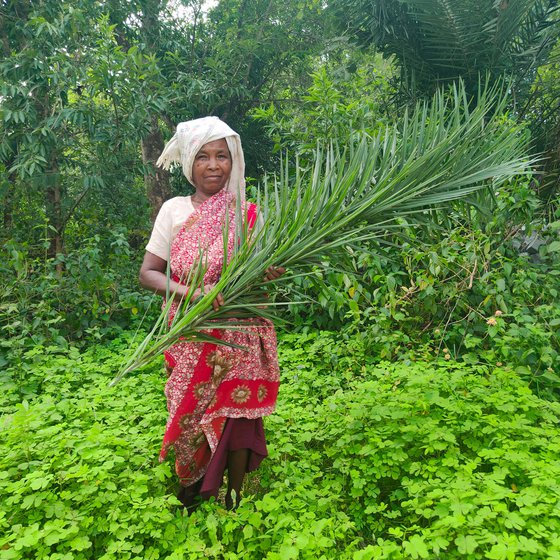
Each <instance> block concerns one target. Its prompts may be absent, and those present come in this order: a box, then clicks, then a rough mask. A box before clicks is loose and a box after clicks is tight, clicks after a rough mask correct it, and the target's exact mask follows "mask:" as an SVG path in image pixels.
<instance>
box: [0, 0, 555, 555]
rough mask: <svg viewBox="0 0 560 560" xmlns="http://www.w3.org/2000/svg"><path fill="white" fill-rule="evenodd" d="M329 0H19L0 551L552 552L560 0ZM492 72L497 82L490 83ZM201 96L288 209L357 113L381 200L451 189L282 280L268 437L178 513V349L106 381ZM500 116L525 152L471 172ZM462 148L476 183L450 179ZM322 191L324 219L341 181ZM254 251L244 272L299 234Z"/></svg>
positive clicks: (11, 102)
mask: <svg viewBox="0 0 560 560" xmlns="http://www.w3.org/2000/svg"><path fill="white" fill-rule="evenodd" d="M327 4H328V6H327V7H325V2H320V1H319V0H289V1H286V0H252V1H250V2H248V1H247V0H219V1H217V2H214V3H212V7H210V8H209V7H208V6H207V5H208V3H207V2H204V1H203V0H194V1H190V0H189V1H187V0H179V1H178V2H173V3H171V2H165V1H163V0H131V1H129V2H115V1H111V2H91V1H88V0H56V1H55V0H42V1H41V2H21V1H19V0H6V1H5V2H3V4H2V8H1V13H0V20H1V21H0V39H1V41H0V49H1V50H2V54H3V57H2V60H1V61H0V204H1V212H0V284H1V288H0V329H1V330H2V334H3V336H2V337H1V339H0V387H1V394H0V406H1V408H0V410H1V411H2V416H1V418H0V422H1V429H0V558H1V559H2V560H3V559H4V558H5V559H6V560H9V559H16V560H17V559H36V558H37V559H38V558H44V559H47V558H49V559H52V560H74V559H76V560H80V559H82V560H85V559H92V560H94V559H95V560H100V559H101V560H110V559H115V560H117V559H119V560H120V559H127V558H129V559H138V560H140V559H142V560H144V559H159V558H162V559H163V558H165V559H169V560H180V559H193V560H198V559H199V558H204V557H208V558H218V559H223V560H233V559H237V558H243V559H246V560H252V559H254V560H261V559H263V558H266V559H268V560H286V559H297V558H301V559H318V560H323V559H325V560H327V559H331V558H336V559H338V558H340V559H357V560H366V559H377V558H391V559H393V558H394V559H398V558H412V559H415V560H416V559H418V558H446V559H447V558H461V559H462V558H472V559H478V558H488V559H491V560H501V559H504V560H509V559H513V558H516V559H517V558H520V559H531V560H532V559H534V558H560V514H559V511H560V510H559V501H558V499H559V495H560V462H559V459H558V457H560V453H559V452H560V438H559V436H558V422H559V418H560V409H559V404H558V401H559V398H560V331H559V329H560V306H559V305H558V295H559V294H560V210H559V207H560V199H559V192H560V191H559V181H558V177H559V176H560V173H559V169H560V164H559V161H560V157H559V154H560V150H559V146H560V141H559V139H560V125H559V122H560V117H559V115H560V111H559V110H558V109H559V105H558V103H559V101H558V100H559V99H560V95H559V93H558V92H559V84H560V79H559V72H560V64H559V59H560V58H559V55H560V40H559V24H558V13H559V12H558V9H557V6H556V3H555V2H544V1H541V0H519V1H518V2H513V1H509V2H508V1H504V2H495V1H493V0H484V1H482V2H478V1H477V2H473V1H472V0H469V1H467V2H460V1H458V0H450V1H446V2H440V1H439V0H422V1H420V2H418V1H414V2H413V1H411V0H399V1H398V2H397V1H395V0H383V2H381V1H380V0H371V1H370V0H368V1H367V2H366V1H364V0H332V1H329V2H328V3H327ZM480 77H483V78H484V79H485V80H486V82H485V83H490V84H491V85H492V84H502V85H503V84H505V88H504V90H503V91H504V93H505V97H504V98H503V100H502V103H495V104H489V105H491V107H490V108H487V109H488V110H485V109H484V107H483V101H484V92H485V91H487V90H485V89H484V88H483V87H481V85H480ZM459 80H462V82H463V83H465V84H466V88H465V90H466V95H457V94H456V93H454V92H456V91H457V88H458V87H459V86H458V85H457V84H458V81H459ZM434 93H435V97H434V99H435V101H432V100H431V97H432V95H433V94H434ZM418 99H422V100H425V105H421V106H420V109H419V112H417V113H414V111H415V109H414V108H415V106H416V104H417V102H418ZM423 102H424V101H422V103H423ZM446 105H447V107H455V109H456V110H455V112H451V113H449V112H447V113H446V111H445V110H444V106H446ZM207 114H215V115H218V116H220V117H222V118H223V119H224V120H225V121H227V122H228V123H229V124H231V125H232V126H233V128H234V129H235V130H237V131H238V132H239V133H240V135H241V138H242V140H243V145H244V150H245V156H246V161H247V174H248V176H249V177H248V179H249V181H248V184H249V185H250V187H249V189H248V194H249V196H250V197H252V199H253V200H260V201H263V200H264V199H267V197H268V199H267V200H268V202H270V205H271V206H270V208H269V209H268V210H269V211H274V201H273V200H272V199H275V198H276V194H278V196H279V199H282V200H284V201H288V200H291V201H292V202H293V203H294V204H295V206H294V207H293V208H292V211H293V212H295V210H294V208H295V209H297V208H298V204H296V202H297V201H296V200H295V199H296V198H297V197H296V196H295V195H293V193H296V194H297V192H299V191H298V189H299V187H302V189H301V192H303V191H304V190H305V189H304V188H303V186H304V185H303V183H302V182H303V181H304V180H306V178H309V177H310V173H311V172H312V170H313V168H315V169H317V170H324V169H325V162H326V159H327V156H326V155H325V154H330V155H329V157H331V156H332V154H333V152H332V151H329V147H330V146H331V145H338V146H340V147H350V146H356V145H359V143H360V142H364V143H365V145H368V146H369V147H370V148H371V147H372V146H373V149H372V151H371V152H369V153H370V155H371V154H373V156H372V157H371V158H369V159H368V158H367V157H364V158H363V160H362V161H361V162H357V161H354V164H353V166H354V167H353V168H352V169H353V173H354V172H355V173H354V176H353V177H351V176H348V177H347V179H348V181H349V182H350V183H351V184H352V186H353V187H354V188H358V182H355V181H353V179H355V178H356V177H357V176H359V175H360V173H358V171H360V172H362V171H364V169H367V167H368V165H369V167H370V168H371V167H374V168H375V179H376V182H377V183H376V185H377V189H378V195H379V196H378V197H377V204H375V205H372V206H370V207H368V208H366V210H367V211H368V212H369V214H370V215H369V217H368V216H366V215H365V214H364V217H368V219H370V218H372V216H373V218H376V217H379V219H380V220H381V217H380V216H381V214H379V215H377V214H375V213H376V212H381V210H383V209H385V210H387V209H390V207H389V206H388V205H386V203H387V202H388V199H389V198H390V196H391V195H392V194H394V193H395V191H399V188H400V189H401V190H403V189H404V190H408V189H418V190H419V191H422V189H423V188H424V186H425V185H427V184H429V185H431V186H432V187H435V188H436V190H437V189H439V191H438V193H439V194H438V195H439V202H441V201H443V200H444V199H445V200H447V202H446V204H445V206H443V205H441V204H438V205H437V206H436V207H433V206H432V207H430V209H428V207H427V206H423V207H422V208H421V211H420V212H417V213H415V215H411V214H410V213H408V212H405V211H406V210H407V208H404V207H401V206H402V205H396V207H393V210H395V212H393V211H391V212H387V213H386V214H384V215H383V219H386V218H387V219H390V221H391V225H392V227H391V228H386V227H380V228H379V229H378V231H377V232H376V238H375V239H373V238H371V237H370V238H367V239H366V237H368V236H367V235H364V236H363V238H360V239H356V236H352V238H351V239H350V238H349V239H337V238H336V235H335V236H333V235H332V231H330V232H327V233H329V235H326V236H325V239H327V241H329V240H333V239H334V241H333V245H332V246H331V249H333V247H334V246H335V245H338V250H337V251H334V250H329V251H326V252H325V251H323V252H321V251H318V252H317V253H316V254H315V255H314V256H315V257H316V259H315V260H314V261H313V262H311V259H309V261H310V262H308V263H307V264H308V267H307V268H306V269H305V274H303V275H295V276H291V277H290V276H288V275H286V276H285V277H284V279H283V281H282V282H279V283H278V284H277V287H276V288H275V290H276V291H274V290H272V289H270V290H269V291H270V296H271V300H270V301H283V302H286V301H287V302H291V303H289V305H288V307H287V308H286V310H285V312H284V313H283V319H285V320H286V323H284V324H285V325H287V328H286V330H287V329H289V334H288V333H287V332H285V331H284V332H283V333H280V341H281V345H280V359H281V367H282V375H283V384H282V387H281V392H280V400H279V403H278V410H277V413H276V414H274V415H273V416H271V417H269V418H268V419H267V420H266V426H267V437H268V440H269V448H270V458H269V459H268V460H267V461H265V462H264V463H263V465H262V467H261V468H260V469H259V470H258V471H257V472H256V473H254V474H253V475H252V476H251V477H250V479H249V481H248V484H247V491H246V494H245V497H244V500H243V501H242V503H241V506H240V508H239V509H238V510H237V511H236V512H235V513H232V512H227V511H226V510H225V509H224V508H223V507H222V505H221V501H220V502H219V503H208V504H204V505H203V506H202V507H201V508H200V510H199V511H197V512H196V513H195V514H194V515H193V516H191V517H185V516H184V515H183V513H182V510H181V509H180V505H179V502H178V501H177V500H176V499H175V497H174V496H175V493H176V491H177V481H176V478H175V475H174V474H173V466H172V463H171V462H166V463H162V464H159V463H158V462H157V455H158V451H159V447H160V445H161V439H162V435H163V430H164V423H165V420H166V410H165V399H164V396H163V386H164V382H165V376H164V373H163V372H162V371H161V366H160V365H158V363H157V361H156V364H155V365H154V364H152V365H150V366H147V367H145V368H144V369H143V370H141V371H140V372H137V373H136V374H135V375H131V376H129V377H127V378H126V379H124V380H123V381H122V383H121V384H119V385H118V386H117V387H114V388H109V386H108V384H109V382H110V380H111V379H113V378H114V377H115V375H116V374H117V372H118V371H119V370H120V369H121V368H122V366H123V364H124V362H125V361H126V357H127V356H128V352H129V350H130V349H131V348H133V347H135V345H136V344H137V342H138V340H139V339H141V338H142V337H143V336H144V335H145V334H146V333H145V332H143V331H142V332H140V333H139V334H138V336H137V337H136V339H135V341H134V342H133V335H132V332H133V331H135V330H136V329H137V328H138V327H139V326H140V328H141V329H147V328H149V327H150V326H151V325H153V324H154V323H155V321H156V318H157V316H158V315H159V311H160V300H159V298H153V297H152V296H151V295H150V294H147V293H145V292H141V291H140V290H139V287H138V283H137V273H138V268H139V264H140V261H141V259H142V256H143V252H144V247H145V243H146V241H147V236H148V235H149V232H150V229H151V222H150V216H151V217H153V216H154V215H155V213H156V212H157V210H158V208H159V207H160V205H161V203H162V202H163V200H165V199H167V198H169V197H171V196H174V195H180V194H181V195H182V194H187V193H188V189H189V187H188V185H186V183H185V181H184V177H182V175H180V173H176V172H172V173H170V174H169V173H167V172H163V171H161V170H160V171H158V172H156V170H155V168H154V161H155V160H156V159H157V157H158V156H159V155H160V153H161V150H162V148H163V145H164V142H165V139H166V138H168V137H169V136H170V135H171V131H172V130H173V128H174V125H175V124H176V123H177V122H179V121H183V120H187V119H189V118H194V117H198V116H202V115H207ZM413 114H415V117H414V119H416V120H414V119H411V117H410V115H413ZM444 114H447V119H446V117H445V115H444ZM449 114H452V115H454V117H453V118H451V119H449V118H448V117H449ZM405 115H409V117H408V118H405ZM489 115H491V118H489ZM468 122H470V123H471V124H472V125H473V126H470V127H468V126H463V125H464V124H465V123H468ZM477 122H478V125H479V126H478V128H477V124H476V123H477ZM415 123H416V124H415ZM461 123H463V124H461ZM460 131H463V133H464V134H463V136H462V137H461V138H459V137H458V136H460V135H458V132H460ZM426 132H428V134H426ZM423 133H424V134H423ZM430 139H431V140H433V142H431V143H429V142H428V140H430ZM461 141H463V143H462V144H461ZM461 146H462V147H463V148H465V147H467V148H469V149H464V150H463V149H462V148H461ZM500 146H501V147H502V148H503V147H504V146H505V147H506V148H507V147H508V146H509V147H510V148H512V147H515V146H517V147H519V148H520V150H519V151H517V150H516V149H515V150H513V152H515V154H513V155H515V157H519V158H520V159H523V160H524V161H530V162H532V163H531V169H530V171H529V172H528V173H526V174H524V175H521V176H519V175H517V176H515V177H510V178H509V179H508V180H507V181H504V180H503V179H505V176H504V174H503V173H500V168H499V167H495V168H494V172H491V173H486V174H483V175H480V176H478V177H474V176H473V175H472V173H474V172H476V171H477V170H480V169H489V168H490V167H491V165H490V164H492V165H494V164H497V165H498V166H500V165H502V164H504V163H506V160H507V161H510V159H511V158H509V157H506V156H507V154H508V153H510V155H512V153H513V152H512V150H509V152H508V150H507V149H506V150H505V151H504V152H501V153H500V149H501V148H500ZM318 147H319V149H320V150H323V151H322V152H320V153H321V154H322V156H321V157H319V160H318V161H315V160H314V158H315V154H316V153H317V149H318ZM521 148H522V149H521ZM512 149H513V148H512ZM342 151H343V150H341V152H342ZM351 151H352V150H350V149H348V152H347V154H346V155H344V156H343V155H342V154H337V155H336V157H339V158H340V161H339V163H340V164H341V166H340V169H345V167H344V165H345V164H346V163H348V161H349V160H350V159H351V157H350V156H351V153H350V152H351ZM353 153H355V152H353ZM323 156H324V157H323ZM346 156H348V158H347V160H344V158H345V157H346ZM280 160H281V162H282V163H281V164H280ZM331 163H332V160H331ZM475 164H476V165H475ZM314 166H315V167H314ZM475 167H476V169H475ZM403 170H404V172H403ZM411 170H412V172H411ZM325 177H326V181H327V182H328V180H329V178H330V176H329V174H328V173H327V174H322V173H318V175H317V177H316V179H317V180H324V179H325ZM458 177H459V178H460V177H463V178H464V179H465V183H464V185H463V186H465V185H466V186H468V185H473V186H476V187H482V188H479V189H477V190H476V192H473V193H471V194H470V195H469V196H468V197H467V198H466V199H462V200H460V201H459V200H452V201H450V200H448V199H449V198H451V197H452V193H451V192H450V190H449V188H448V187H450V184H453V183H452V179H453V178H455V179H456V178H458ZM334 182H335V181H334V180H333V184H334ZM275 184H276V185H279V190H278V191H277V193H276V192H274V189H273V188H271V186H272V185H275ZM498 184H499V188H497V187H498ZM266 185H268V187H267V186H266ZM294 186H295V187H296V188H294ZM362 186H363V185H362ZM374 186H375V185H373V186H371V188H370V187H367V188H365V190H364V191H363V193H362V194H364V196H365V195H371V194H372V192H374V188H373V187H374ZM383 189H384V190H383ZM391 189H393V190H391ZM313 194H314V193H313V192H312V191H309V192H308V195H309V198H308V199H305V207H304V210H306V211H308V214H307V216H308V217H309V219H310V221H309V224H307V226H308V227H309V228H310V230H311V232H312V233H316V232H315V231H314V229H313V228H316V229H317V230H318V229H319V225H320V224H323V225H326V226H328V225H329V224H331V225H332V223H333V221H336V220H337V219H340V218H341V217H344V212H345V211H348V200H347V199H346V198H344V197H339V198H338V201H337V204H338V206H336V205H334V206H330V209H329V208H326V209H325V207H324V205H323V206H321V200H319V198H318V197H313V196H312V195H313ZM292 195H293V196H292ZM290 197H291V198H290ZM432 202H437V201H436V200H433V201H432ZM300 206H301V205H300ZM416 209H418V208H416ZM314 217H317V218H318V220H316V221H313V220H314V219H315V218H314ZM321 219H323V220H324V221H322V222H321ZM292 222H297V220H296V219H292V218H291V217H290V219H289V220H287V222H286V223H284V224H280V226H281V227H280V226H279V227H278V229H277V230H275V231H274V232H273V233H274V235H272V236H271V239H272V240H273V241H272V242H271V244H269V245H267V247H266V249H267V251H268V254H267V255H265V257H270V258H272V257H273V256H274V254H275V253H274V251H275V250H276V245H274V243H276V242H278V243H282V242H284V241H285V240H286V239H289V234H290V232H293V231H294V230H293V228H292V229H290V227H291V226H292V225H294V224H292ZM370 222H371V220H370ZM284 226H285V227H284ZM327 229H328V228H327ZM325 231H326V229H325V230H324V231H323V230H322V232H323V233H325ZM329 236H330V237H329ZM274 237H277V238H278V239H277V240H274ZM310 239H311V245H306V247H305V250H304V253H306V255H305V256H307V257H309V256H311V251H310V247H311V246H312V245H313V239H312V238H310ZM300 248H301V247H300ZM291 249H293V247H291ZM285 254H286V253H284V255H285ZM294 254H295V253H294V252H293V251H292V254H291V255H292V257H294ZM292 257H291V258H292ZM253 264H254V266H253V267H252V268H250V267H247V268H243V267H242V268H240V269H238V270H237V271H236V274H239V275H241V276H242V275H243V274H245V273H247V274H249V273H250V275H252V277H254V278H257V277H258V278H259V279H260V278H262V276H261V275H262V270H261V268H262V267H263V266H264V265H265V264H275V265H283V264H286V263H284V262H272V261H271V262H270V263H264V262H263V261H261V262H258V261H254V263H253ZM288 264H289V263H288ZM254 278H253V279H254ZM224 281H226V280H224ZM234 287H235V286H234ZM237 287H239V286H237ZM235 289H237V288H235ZM230 293H233V292H230ZM246 295H247V294H246ZM249 296H250V297H249ZM253 296H254V293H253V294H252V295H251V294H249V295H247V298H246V299H247V300H248V301H249V303H250V304H252V305H253V306H254V305H255V303H256V302H255V299H254V298H253ZM274 298H277V299H276V300H275V299H274ZM298 301H304V302H305V303H304V304H302V303H297V302H298ZM249 307H250V306H248V307H247V308H249ZM142 319H144V322H142Z"/></svg>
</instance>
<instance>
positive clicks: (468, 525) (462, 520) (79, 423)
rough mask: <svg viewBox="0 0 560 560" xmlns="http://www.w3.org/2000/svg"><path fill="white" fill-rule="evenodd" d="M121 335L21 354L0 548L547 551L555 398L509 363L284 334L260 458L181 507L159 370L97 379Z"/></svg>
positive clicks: (164, 553)
mask: <svg viewBox="0 0 560 560" xmlns="http://www.w3.org/2000/svg"><path fill="white" fill-rule="evenodd" d="M129 344H130V339H129V337H121V338H120V339H118V340H116V341H114V342H113V343H111V344H109V343H107V344H106V345H105V346H97V347H91V348H90V349H88V350H87V351H86V352H84V353H80V352H78V351H77V350H75V349H69V350H66V351H61V350H60V349H59V350H56V351H55V350H54V349H53V348H48V347H47V348H44V349H42V351H38V352H36V353H34V354H32V355H29V354H28V355H27V356H25V361H28V362H29V364H30V366H31V365H32V367H33V368H34V370H35V376H36V378H37V379H42V381H41V383H39V382H37V385H36V387H35V393H31V392H30V395H29V399H28V400H27V401H25V402H22V403H17V402H15V401H16V397H17V395H18V394H19V393H18V392H17V390H16V388H15V387H12V389H11V390H6V391H4V392H3V394H2V408H3V410H5V411H6V414H5V415H4V418H3V430H2V435H1V440H0V466H1V473H2V474H0V495H1V496H2V498H1V500H2V507H1V508H0V511H1V513H0V534H3V535H4V536H2V537H0V558H2V559H4V558H5V559H24V558H50V559H66V558H67V559H69V560H70V559H96V560H100V559H102V560H109V559H117V558H118V559H127V558H130V559H132V558H135V559H145V558H148V559H150V558H153V559H155V558H168V559H177V560H178V559H181V558H185V559H186V558H188V559H198V558H204V557H210V558H218V559H219V558H222V559H224V560H226V559H236V558H243V559H244V560H245V559H247V560H251V559H254V560H257V559H258V560H261V559H263V558H266V559H270V560H282V559H289V558H294V559H296V558H302V559H315V558H316V559H320V558H323V559H330V558H342V559H344V558H347V559H350V558H356V559H362V560H364V559H373V558H438V557H439V558H489V559H509V558H527V559H529V558H531V559H532V558H544V557H548V558H560V510H559V509H558V504H559V502H558V496H559V494H560V460H559V459H558V457H559V456H560V436H559V435H558V421H559V418H560V405H558V404H557V403H550V402H547V401H543V400H541V399H539V398H538V397H536V396H535V395H534V394H532V392H531V390H530V389H529V388H528V387H527V385H526V383H525V382H523V381H522V380H520V378H519V376H518V375H516V374H515V373H513V372H512V371H508V370H505V369H502V368H489V367H482V366H476V367H475V366H468V365H464V364H463V365H460V364H457V363H453V364H450V363H449V362H444V361H441V362H436V363H433V364H426V363H415V364H412V365H405V364H402V363H400V364H389V363H382V364H379V365H375V364H374V361H375V357H374V356H371V355H368V353H367V352H366V351H365V350H364V345H363V340H362V339H351V340H349V341H348V342H344V341H343V340H342V339H341V336H340V334H329V333H321V334H316V333H315V334H307V335H305V334H297V335H283V336H282V337H281V351H280V358H281V366H282V371H283V386H282V388H281V393H280V399H279V404H278V410H277V412H276V414H274V415H273V416H271V417H269V418H268V419H267V420H266V427H267V434H268V440H269V450H270V457H269V459H267V460H266V461H265V462H264V463H263V465H262V467H261V468H260V469H259V471H257V472H256V473H255V474H254V475H252V476H251V477H250V480H249V481H248V488H249V489H250V491H248V494H247V497H246V498H245V499H244V500H243V501H242V504H241V506H240V508H239V509H238V510H237V512H235V513H232V512H227V511H225V510H224V509H223V507H222V506H221V505H220V504H219V503H218V504H215V503H209V504H205V505H204V506H203V507H202V508H201V509H200V510H199V511H197V512H196V513H195V514H194V515H192V516H191V517H184V516H183V515H182V513H181V511H180V509H179V507H178V502H177V501H176V499H175V498H174V493H175V491H176V482H175V480H174V476H173V474H172V471H173V467H172V464H171V463H170V462H166V463H163V464H158V463H157V454H158V451H159V446H160V443H161V438H162V434H163V428H164V423H165V418H166V413H165V402H164V397H163V393H162V389H163V383H164V375H163V373H162V371H161V366H160V365H157V364H156V365H154V366H153V367H151V368H148V369H147V370H146V371H144V372H140V373H138V374H137V375H135V376H132V377H129V378H127V379H125V380H124V381H123V382H121V384H119V385H118V386H117V387H116V388H112V389H110V388H108V386H107V382H108V381H109V380H110V379H111V377H112V376H113V375H114V374H115V372H116V371H117V369H118V367H119V365H120V364H121V362H122V359H123V354H124V353H125V351H126V348H127V347H128V345H129ZM4 374H5V375H6V374H9V375H12V374H13V372H10V371H8V372H4ZM12 377H13V375H12Z"/></svg>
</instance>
